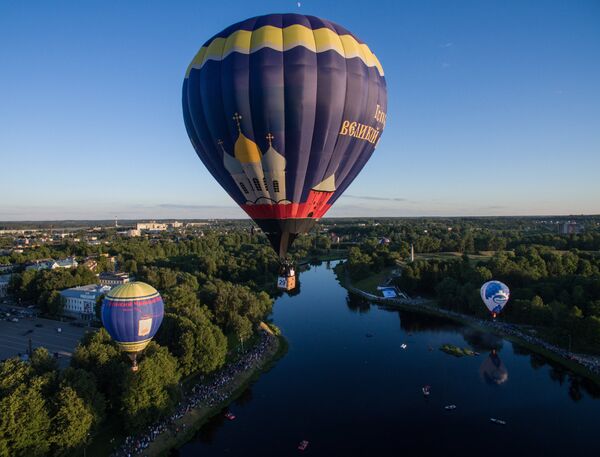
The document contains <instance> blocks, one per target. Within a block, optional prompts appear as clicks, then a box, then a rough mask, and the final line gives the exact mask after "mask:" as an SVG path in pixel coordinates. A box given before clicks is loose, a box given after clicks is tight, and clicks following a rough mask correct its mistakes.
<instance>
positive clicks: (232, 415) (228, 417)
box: [225, 412, 235, 421]
mask: <svg viewBox="0 0 600 457" xmlns="http://www.w3.org/2000/svg"><path fill="white" fill-rule="evenodd" d="M225 419H229V420H230V421H233V420H235V414H233V413H231V412H226V413H225Z"/></svg>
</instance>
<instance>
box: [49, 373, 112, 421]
mask: <svg viewBox="0 0 600 457" xmlns="http://www.w3.org/2000/svg"><path fill="white" fill-rule="evenodd" d="M60 386H61V388H65V387H70V388H71V389H73V390H74V391H75V392H76V393H77V396H78V397H80V398H81V399H82V400H83V401H84V403H85V405H86V406H88V407H90V408H91V413H92V414H93V423H92V425H93V426H98V425H99V424H100V423H101V422H102V420H103V419H104V416H105V410H106V399H105V397H104V395H103V394H102V393H101V392H99V391H98V385H97V382H96V377H95V376H94V375H93V374H92V373H90V372H89V371H86V370H82V369H79V368H73V367H68V368H66V369H65V370H63V371H62V373H61V381H60Z"/></svg>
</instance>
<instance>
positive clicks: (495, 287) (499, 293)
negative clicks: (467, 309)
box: [481, 281, 510, 318]
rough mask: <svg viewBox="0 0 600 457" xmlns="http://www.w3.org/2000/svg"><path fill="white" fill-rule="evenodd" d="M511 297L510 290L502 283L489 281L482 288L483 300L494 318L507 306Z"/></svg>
mask: <svg viewBox="0 0 600 457" xmlns="http://www.w3.org/2000/svg"><path fill="white" fill-rule="evenodd" d="M509 297H510V290H509V289H508V287H507V286H506V284H504V283H502V282H500V281H488V282H486V283H485V284H484V285H483V286H481V299H482V300H483V303H484V304H485V306H486V307H487V309H489V310H490V313H492V316H493V317H494V318H496V316H497V315H498V314H499V313H500V312H501V311H502V309H503V308H504V306H506V302H508V298H509Z"/></svg>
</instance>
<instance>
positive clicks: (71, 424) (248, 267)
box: [0, 232, 277, 457]
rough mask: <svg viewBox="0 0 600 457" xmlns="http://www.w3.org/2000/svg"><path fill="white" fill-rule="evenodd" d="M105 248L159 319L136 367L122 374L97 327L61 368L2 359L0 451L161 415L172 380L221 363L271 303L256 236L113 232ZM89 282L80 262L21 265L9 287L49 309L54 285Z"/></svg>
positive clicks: (270, 271)
mask: <svg viewBox="0 0 600 457" xmlns="http://www.w3.org/2000/svg"><path fill="white" fill-rule="evenodd" d="M108 251H109V253H110V255H113V256H116V258H117V265H118V267H120V268H123V269H125V270H126V271H128V272H130V273H132V274H134V275H135V277H136V279H139V280H141V281H144V282H147V283H149V284H151V285H152V286H154V287H155V288H156V289H158V290H159V291H160V293H161V295H162V297H163V299H164V302H165V317H164V321H163V324H162V326H161V328H160V330H159V332H158V333H157V335H156V337H155V339H154V341H153V342H152V343H151V344H150V345H149V346H148V347H147V348H146V350H145V351H144V353H143V356H142V357H141V359H140V362H139V371H138V372H136V373H132V372H131V370H130V363H129V360H128V359H127V357H126V356H125V355H124V354H123V353H122V352H121V351H120V350H119V348H118V347H117V345H116V344H115V343H114V342H113V341H112V339H111V338H110V337H109V335H108V334H107V332H106V331H105V330H104V329H103V328H102V329H100V330H99V331H97V332H91V333H88V334H86V336H84V338H83V339H82V341H81V342H80V344H79V346H78V347H77V348H76V350H75V352H74V355H73V357H72V359H71V364H70V367H69V368H68V369H66V370H63V371H60V370H58V367H57V365H56V362H55V359H54V358H53V357H51V356H50V355H49V354H48V353H47V351H46V350H45V349H43V348H38V349H36V350H35V351H34V354H33V355H32V357H31V361H30V362H23V361H20V360H18V359H16V358H14V359H9V360H6V361H4V362H3V363H2V364H0V375H1V379H0V456H1V457H5V456H7V457H8V456H46V455H53V456H60V455H67V454H69V453H70V452H73V451H74V450H76V449H81V448H82V447H83V446H84V445H85V444H86V442H88V440H89V439H90V437H91V436H93V435H94V433H95V432H96V431H98V430H100V429H102V428H103V427H105V426H107V425H108V426H110V427H113V428H114V429H115V430H120V431H124V432H125V433H131V432H135V431H137V430H140V429H142V428H143V427H144V426H146V425H148V424H150V423H152V422H154V421H156V420H157V419H160V418H161V417H165V416H167V415H169V414H170V413H171V412H172V411H173V408H174V407H175V405H176V404H177V402H178V399H179V398H180V395H181V390H180V389H181V388H180V383H181V381H182V380H183V379H184V378H186V377H189V376H192V375H194V376H195V375H206V374H210V373H212V372H214V371H215V370H217V369H219V368H221V367H222V366H223V365H224V364H225V363H226V361H227V360H228V357H232V356H234V353H235V351H236V349H237V346H238V345H239V344H243V343H244V342H245V341H247V340H249V339H251V338H252V337H253V335H254V333H255V331H256V328H257V326H258V323H259V322H260V321H261V320H262V319H264V318H265V316H267V315H268V314H269V313H270V312H271V308H272V302H273V300H272V298H271V296H269V295H268V294H267V293H265V292H264V291H263V289H264V288H265V284H271V285H274V284H275V280H276V277H275V275H276V273H277V260H276V258H275V255H274V254H273V252H272V250H271V248H270V247H269V246H267V245H266V243H253V242H251V240H250V238H249V235H247V234H245V233H235V232H234V233H228V234H218V233H210V234H208V235H207V236H204V237H199V238H196V239H190V240H180V241H178V242H174V241H173V240H171V239H168V238H166V237H165V239H158V240H146V239H131V240H121V239H116V240H114V242H113V243H111V245H110V248H109V249H108ZM95 280H96V278H95V276H94V275H93V274H92V273H91V272H89V271H88V270H86V269H85V268H82V267H80V268H77V269H73V270H43V271H39V272H36V271H23V272H21V273H20V274H16V275H14V278H13V283H12V288H13V291H14V293H15V294H16V295H17V296H18V297H19V298H21V299H22V300H27V301H31V300H39V302H40V304H41V306H42V309H43V310H44V311H45V312H48V313H50V314H52V313H58V312H60V309H59V307H57V308H53V306H54V305H53V303H54V301H53V298H52V297H54V296H55V294H56V293H58V292H57V291H58V290H60V289H62V288H65V287H71V286H74V285H81V284H85V283H93V282H95ZM45 297H48V298H47V299H46V298H45ZM108 418H110V421H108ZM107 421H108V422H107Z"/></svg>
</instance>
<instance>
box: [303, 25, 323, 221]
mask: <svg viewBox="0 0 600 457" xmlns="http://www.w3.org/2000/svg"><path fill="white" fill-rule="evenodd" d="M308 23H309V26H310V30H311V32H312V37H313V41H314V43H315V46H314V48H315V76H316V83H315V104H314V106H315V111H314V117H313V123H312V124H313V126H312V135H311V141H310V149H309V151H308V160H307V161H306V169H305V170H304V182H306V179H307V177H306V175H307V174H308V167H309V166H310V162H311V158H312V156H313V155H315V151H313V140H314V138H315V126H316V125H317V103H318V102H319V56H318V53H317V39H316V37H315V30H314V29H313V27H312V23H311V22H310V20H309V21H308ZM319 182H320V181H319ZM311 184H312V183H311ZM302 187H303V188H304V186H302ZM302 193H304V189H303V192H302ZM309 193H310V189H309ZM300 200H302V194H300ZM307 217H308V216H307Z"/></svg>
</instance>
